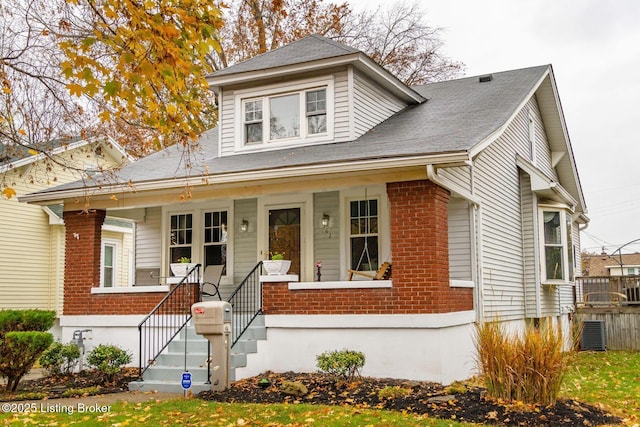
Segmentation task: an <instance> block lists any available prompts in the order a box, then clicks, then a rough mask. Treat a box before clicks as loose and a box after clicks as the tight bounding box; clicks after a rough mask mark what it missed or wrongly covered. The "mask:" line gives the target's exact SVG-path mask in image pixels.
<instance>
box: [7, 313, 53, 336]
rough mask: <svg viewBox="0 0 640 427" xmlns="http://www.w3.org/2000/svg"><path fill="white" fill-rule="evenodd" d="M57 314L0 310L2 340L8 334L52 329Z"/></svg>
mask: <svg viewBox="0 0 640 427" xmlns="http://www.w3.org/2000/svg"><path fill="white" fill-rule="evenodd" d="M55 320H56V312H55V311H48V310H0V338H2V335H4V334H5V333H7V332H14V331H15V332H19V331H40V332H45V331H48V330H49V329H51V327H52V326H53V322H54V321H55Z"/></svg>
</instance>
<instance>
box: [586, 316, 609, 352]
mask: <svg viewBox="0 0 640 427" xmlns="http://www.w3.org/2000/svg"><path fill="white" fill-rule="evenodd" d="M606 344H607V342H606V336H605V331H604V320H585V321H584V324H583V328H582V339H581V340H580V349H582V350H592V351H605V350H606Z"/></svg>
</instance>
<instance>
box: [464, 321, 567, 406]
mask: <svg viewBox="0 0 640 427" xmlns="http://www.w3.org/2000/svg"><path fill="white" fill-rule="evenodd" d="M476 347H477V353H478V365H479V368H480V373H481V375H482V377H483V379H484V382H485V386H486V388H487V392H488V394H489V396H491V397H493V398H496V399H503V400H508V401H520V402H525V403H537V404H543V405H552V404H554V403H555V401H556V400H557V398H558V394H559V392H560V386H561V385H562V381H563V380H564V377H565V375H566V373H567V371H568V368H569V362H570V360H571V357H572V356H573V354H574V352H573V351H564V339H563V336H562V331H561V330H560V327H559V326H553V325H552V324H551V322H550V321H542V322H541V324H540V326H539V327H534V326H531V325H528V326H527V327H526V329H525V331H524V332H523V333H522V334H515V333H508V332H506V331H505V327H504V326H503V324H501V323H499V322H485V323H482V324H481V325H479V326H478V331H477V336H476Z"/></svg>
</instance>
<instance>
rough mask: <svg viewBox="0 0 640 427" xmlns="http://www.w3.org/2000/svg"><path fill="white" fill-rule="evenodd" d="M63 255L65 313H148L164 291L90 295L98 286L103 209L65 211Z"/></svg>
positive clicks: (162, 295) (163, 294)
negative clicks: (64, 249)
mask: <svg viewBox="0 0 640 427" xmlns="http://www.w3.org/2000/svg"><path fill="white" fill-rule="evenodd" d="M63 218H64V222H65V226H66V227H65V233H66V234H65V240H66V252H65V253H66V256H65V265H64V274H65V276H64V306H63V311H62V312H63V314H64V315H91V314H95V315H109V314H148V313H149V312H150V311H151V310H152V309H153V307H155V306H156V304H157V303H158V302H160V300H161V299H162V298H163V297H164V296H165V295H166V294H165V293H158V292H149V293H146V292H145V293H128V294H99V295H92V294H91V288H94V287H99V286H100V251H101V234H102V223H103V222H104V218H105V211H101V210H95V211H90V212H80V211H71V212H64V217H63Z"/></svg>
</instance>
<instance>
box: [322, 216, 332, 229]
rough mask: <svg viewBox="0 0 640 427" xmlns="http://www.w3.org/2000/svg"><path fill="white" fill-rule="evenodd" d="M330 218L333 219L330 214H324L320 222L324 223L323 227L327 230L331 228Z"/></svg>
mask: <svg viewBox="0 0 640 427" xmlns="http://www.w3.org/2000/svg"><path fill="white" fill-rule="evenodd" d="M329 219H331V217H330V216H329V214H326V213H324V214H322V220H321V221H320V224H321V225H322V228H324V229H325V231H326V230H327V229H328V228H329Z"/></svg>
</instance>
